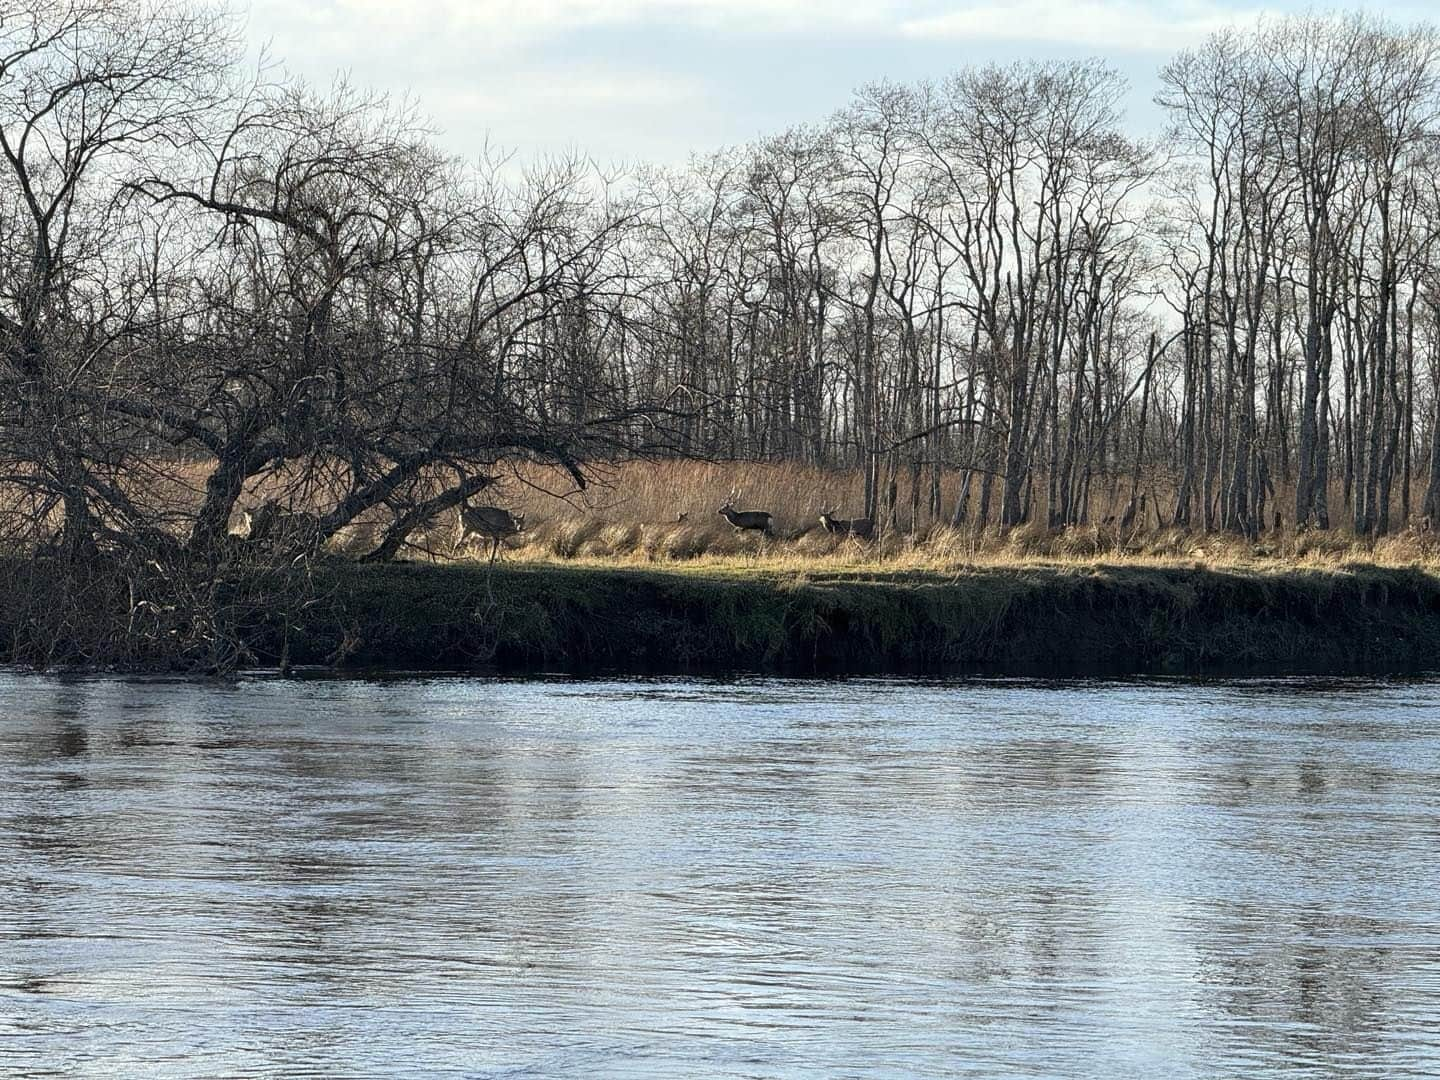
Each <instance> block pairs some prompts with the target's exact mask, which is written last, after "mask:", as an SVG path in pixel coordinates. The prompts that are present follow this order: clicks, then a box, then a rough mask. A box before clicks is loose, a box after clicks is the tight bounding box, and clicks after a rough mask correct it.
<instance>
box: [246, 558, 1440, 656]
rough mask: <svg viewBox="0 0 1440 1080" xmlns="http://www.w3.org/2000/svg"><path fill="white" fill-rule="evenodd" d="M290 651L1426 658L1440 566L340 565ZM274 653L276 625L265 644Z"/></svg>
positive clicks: (327, 575) (296, 625) (1436, 645)
mask: <svg viewBox="0 0 1440 1080" xmlns="http://www.w3.org/2000/svg"><path fill="white" fill-rule="evenodd" d="M320 584H321V589H320V592H319V595H318V599H317V601H316V602H315V603H313V604H311V605H309V606H308V607H307V608H306V609H305V611H304V613H303V614H302V615H301V616H300V617H299V618H298V619H296V620H295V621H294V622H293V623H292V628H291V631H290V635H289V642H288V658H289V660H290V661H291V662H293V663H297V664H298V663H305V664H329V665H337V666H342V667H351V668H354V667H383V666H405V667H425V668H455V669H472V670H473V669H498V670H502V671H574V672H586V671H597V670H609V671H624V672H635V673H646V672H715V671H755V672H775V673H790V674H833V673H869V674H879V673H894V674H904V673H935V674H938V673H944V672H957V671H984V672H990V673H1008V672H1013V673H1028V674H1034V673H1037V672H1045V673H1048V672H1054V673H1066V674H1076V673H1097V674H1121V673H1185V674H1205V673H1235V672H1256V673H1267V674H1290V673H1295V674H1305V673H1316V672H1341V671H1347V672H1360V671H1419V670H1427V669H1433V668H1434V667H1436V666H1437V658H1440V576H1437V575H1436V574H1434V573H1431V572H1429V571H1426V570H1420V569H1408V568H1391V567H1378V566H1372V565H1364V564H1350V565H1345V566H1341V567H1338V568H1334V569H1330V568H1326V569H1268V568H1267V569H1248V568H1225V569H1219V568H1216V569H1205V568H1197V567H1181V566H1136V565H1104V564H1099V565H1075V566H1061V565H1055V566H1046V565H1036V566H1022V567H1007V568H996V567H981V568H974V569H967V570H960V571H956V572H952V573H942V572H935V571H913V570H912V571H891V572H883V571H876V570H866V569H851V570H845V571H824V572H819V571H817V572H795V571H775V570H765V569H760V568H755V569H745V568H734V569H729V570H723V571H722V570H718V569H714V568H673V569H672V568H665V569H650V568H638V567H605V566H596V565H567V564H557V563H532V564H525V563H512V564H502V565H498V566H496V567H495V568H493V570H491V569H487V568H485V567H483V566H475V565H431V564H422V563H401V564H393V565H386V566H355V565H347V564H332V565H331V566H330V567H329V568H328V569H327V570H326V571H325V572H324V577H323V580H322V581H321V582H320ZM253 645H254V647H255V649H256V652H257V655H258V656H259V657H260V659H261V660H262V661H274V660H275V659H277V658H278V657H279V655H280V653H281V651H282V646H281V644H280V643H279V642H277V640H276V638H275V635H274V632H273V630H272V631H268V632H267V633H266V635H264V636H263V637H262V638H260V639H257V640H256V641H255V642H254V643H253Z"/></svg>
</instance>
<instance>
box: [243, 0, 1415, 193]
mask: <svg viewBox="0 0 1440 1080" xmlns="http://www.w3.org/2000/svg"><path fill="white" fill-rule="evenodd" d="M242 2H243V0H242ZM1425 8H1426V5H1425V4H1423V3H1421V4H1410V3H1370V4H1369V5H1368V10H1369V11H1371V12H1372V13H1374V14H1383V15H1386V16H1388V17H1390V18H1392V19H1394V20H1396V21H1398V22H1402V23H1405V22H1411V21H1416V20H1418V19H1421V18H1423V17H1424V12H1425ZM1302 9H1303V8H1302V5H1301V4H1299V3H1294V2H1292V0H1269V2H1266V3H1263V4H1260V3H1252V2H1246V0H1238V2H1230V0H1157V2H1153V3H1146V2H1143V0H1069V2H1063V0H1013V2H1010V3H1006V2H1004V0H977V2H966V0H828V2H813V0H513V2H506V0H249V7H248V11H246V10H245V9H242V15H243V16H244V17H245V18H246V19H247V30H248V37H249V41H250V46H251V48H252V50H258V49H260V48H261V47H262V46H267V47H268V49H269V52H270V55H271V56H272V58H273V59H274V60H276V61H279V62H282V63H283V64H284V66H285V68H286V69H287V70H289V71H290V72H292V73H294V74H296V75H299V76H302V77H304V78H305V79H307V80H309V81H310V82H312V83H315V84H318V85H322V86H324V85H328V84H329V83H331V82H332V81H333V80H334V79H335V78H336V77H337V76H338V75H341V74H345V75H347V76H348V77H349V78H350V80H351V81H352V82H353V83H355V84H357V85H359V86H363V87H367V88H371V89H376V90H381V91H385V92H388V93H391V94H393V95H395V96H397V97H399V96H404V95H406V94H409V95H410V96H411V97H412V98H414V99H415V100H416V101H417V102H418V104H419V107H420V109H421V110H422V112H423V113H425V114H426V115H428V116H429V117H431V118H432V119H433V122H434V124H435V126H436V127H437V128H438V129H439V132H440V133H439V135H438V136H437V138H436V140H435V141H436V142H437V143H438V144H439V145H440V146H441V147H443V148H444V149H446V150H448V151H450V152H452V153H456V154H460V155H463V156H467V157H474V156H477V155H479V154H480V153H481V152H482V151H483V150H484V149H485V147H486V146H487V145H488V146H490V147H500V148H504V149H507V150H512V151H514V152H516V154H517V155H518V157H519V158H521V159H530V158H533V157H536V156H542V155H546V154H557V153H568V152H572V151H577V150H578V151H580V152H582V153H585V154H587V155H589V156H591V157H593V158H595V159H596V160H597V161H599V162H601V163H602V164H617V165H618V164H629V163H638V162H653V163H657V164H666V165H679V164H683V163H684V162H685V161H686V160H687V159H688V157H689V156H690V154H692V153H702V154H703V153H708V152H710V151H713V150H717V149H719V148H721V147H723V146H730V145H735V144H739V143H744V142H748V141H750V140H752V139H755V138H757V137H760V136H765V135H770V134H775V133H778V132H781V131H783V130H784V129H785V128H787V127H790V126H792V125H794V124H799V123H806V122H812V121H820V120H823V119H824V118H825V117H827V116H828V115H830V114H831V113H832V112H834V111H835V110H836V109H839V108H841V107H843V106H844V105H845V103H846V102H847V101H848V99H849V97H850V94H851V92H852V91H853V90H854V89H855V88H856V87H858V86H861V85H864V84H865V83H868V82H873V81H877V80H881V79H887V80H891V81H894V82H914V81H918V80H921V79H928V78H940V77H942V76H944V75H945V74H947V73H948V72H951V71H953V70H955V69H957V68H961V67H965V66H967V65H973V64H983V63H987V62H990V61H997V62H1002V63H1003V62H1007V61H1010V60H1015V59H1021V58H1027V57H1033V58H1071V57H1076V58H1078V57H1090V56H1099V57H1103V58H1104V59H1105V60H1107V61H1109V62H1110V63H1111V64H1112V65H1113V66H1114V67H1116V68H1117V69H1119V70H1120V71H1121V72H1122V73H1123V74H1124V75H1125V76H1126V77H1127V78H1128V79H1129V81H1130V85H1131V93H1130V96H1129V102H1128V115H1129V124H1130V128H1131V131H1132V132H1133V133H1134V134H1137V135H1158V134H1159V132H1160V129H1161V126H1162V119H1161V116H1160V112H1159V110H1158V109H1157V108H1156V107H1155V106H1154V104H1153V103H1152V100H1151V99H1152V98H1153V95H1154V93H1155V91H1156V89H1157V86H1158V83H1157V80H1156V71H1157V70H1158V68H1159V67H1160V65H1161V64H1162V63H1164V61H1165V60H1166V59H1167V58H1168V57H1169V56H1170V55H1172V54H1173V53H1174V52H1176V51H1177V50H1179V49H1182V48H1185V47H1187V46H1192V45H1195V44H1198V43H1200V42H1201V41H1203V40H1204V38H1205V37H1206V36H1207V35H1208V34H1210V33H1211V32H1213V31H1214V30H1216V29H1219V28H1221V27H1223V26H1226V25H1231V24H1237V25H1253V24H1254V23H1255V21H1256V20H1257V19H1258V18H1261V17H1264V16H1270V15H1275V14H1284V13H1287V12H1292V11H1299V10H1302ZM1349 9H1350V8H1347V10H1349Z"/></svg>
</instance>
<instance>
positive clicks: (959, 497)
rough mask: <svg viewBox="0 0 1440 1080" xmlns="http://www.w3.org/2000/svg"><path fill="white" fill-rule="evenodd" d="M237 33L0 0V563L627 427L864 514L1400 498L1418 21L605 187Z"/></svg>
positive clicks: (1439, 463)
mask: <svg viewBox="0 0 1440 1080" xmlns="http://www.w3.org/2000/svg"><path fill="white" fill-rule="evenodd" d="M238 40H239V34H238V29H237V23H236V21H235V18H234V16H233V15H232V14H231V13H229V12H227V11H225V10H219V9H209V8H202V7H193V6H192V7H180V6H178V5H177V6H172V5H168V4H159V3H150V2H148V0H79V2H71V3H55V2H53V0H19V2H17V0H0V150H3V159H4V160H3V171H4V180H3V182H0V349H3V356H4V364H3V368H0V470H3V478H0V484H3V488H0V490H3V507H0V511H3V522H0V533H3V536H4V537H5V539H6V541H7V543H9V544H10V545H11V546H12V548H15V549H18V550H29V551H39V552H41V553H43V554H46V555H48V556H50V557H53V558H57V559H64V560H69V561H71V562H73V561H76V560H81V561H83V560H87V559H89V560H95V559H96V558H99V557H102V556H104V554H105V553H106V552H111V553H115V552H118V553H122V554H123V555H125V557H127V558H131V557H139V555H143V558H144V559H145V560H148V564H151V565H156V566H161V565H163V566H166V567H173V566H178V565H181V564H185V565H202V566H209V567H211V568H212V569H213V567H214V566H215V565H217V564H218V563H220V562H223V561H225V560H233V559H234V558H236V557H237V556H236V549H237V538H236V533H237V521H238V518H239V515H240V513H241V511H242V510H243V509H245V508H246V507H247V506H248V505H253V504H254V502H255V500H256V498H257V495H256V492H258V491H260V490H262V489H265V490H268V491H270V492H271V497H278V498H279V500H280V502H281V504H282V505H286V504H288V505H289V506H290V507H291V508H294V509H296V510H299V509H301V508H304V509H305V510H306V511H308V515H296V516H288V517H284V518H283V521H284V522H285V527H283V528H277V529H275V530H274V532H273V535H272V536H271V538H270V539H271V540H272V541H274V540H276V539H279V538H284V540H285V543H281V544H276V543H273V542H272V543H271V544H270V545H268V547H269V549H270V550H271V551H272V553H273V551H274V549H276V548H293V549H295V550H300V549H305V548H309V547H313V546H314V545H316V544H318V543H320V542H323V541H324V540H325V539H326V538H327V537H329V536H332V535H334V534H336V533H337V532H339V531H341V530H342V529H345V528H346V527H347V526H349V525H351V523H352V522H355V521H357V520H366V521H369V522H371V523H378V525H373V527H372V528H371V531H370V533H369V537H370V541H369V543H368V547H367V549H366V551H364V552H363V553H362V554H363V555H365V556H366V557H369V558H376V559H387V558H392V557H395V556H396V555H398V554H401V553H402V552H403V551H404V550H405V545H406V543H407V542H408V540H409V539H410V538H411V537H412V535H414V534H416V532H417V531H418V530H421V529H423V528H424V526H425V525H426V524H427V523H428V522H431V521H432V520H435V519H436V518H437V516H438V515H441V514H447V513H448V514H450V515H451V516H453V513H454V508H455V507H456V505H457V504H459V503H460V502H462V501H463V500H466V499H468V498H471V497H472V496H481V493H484V492H486V489H487V488H490V487H492V486H493V485H495V484H496V483H497V481H499V480H500V479H501V478H502V477H505V476H506V475H509V474H510V472H511V471H512V470H513V465H514V464H515V463H517V462H519V463H522V464H523V465H524V466H525V468H526V469H528V470H530V472H529V473H527V475H534V471H533V470H534V467H535V465H536V464H537V463H538V464H550V465H553V466H554V467H555V468H556V470H557V471H556V474H555V475H556V476H557V478H558V479H557V481H556V482H557V484H563V485H566V486H569V485H580V484H582V483H584V482H585V481H586V480H587V478H588V477H590V476H591V475H592V471H593V470H594V469H595V468H596V467H597V466H603V465H605V464H607V463H614V462H617V461H621V460H625V459H633V458H636V457H688V458H699V459H705V460H731V459H738V460H757V459H758V460H766V461H792V462H794V463H796V464H797V465H803V466H806V467H817V466H818V467H822V468H843V469H849V470H857V471H858V472H859V473H861V474H862V475H863V477H864V481H863V499H861V500H857V502H863V505H854V506H850V507H845V508H842V509H843V510H844V511H848V512H849V515H850V516H856V517H859V516H865V517H871V518H875V519H876V520H878V521H882V522H891V523H895V524H899V525H901V526H902V527H922V526H924V525H927V524H933V523H945V524H951V525H957V526H961V527H966V528H976V529H985V528H997V527H998V528H1006V527H1010V526H1014V525H1017V524H1020V523H1036V524H1039V525H1042V526H1045V527H1050V528H1055V529H1060V528H1063V527H1065V526H1071V525H1080V524H1087V523H1089V524H1098V523H1099V519H1101V518H1102V516H1104V517H1109V516H1115V517H1120V516H1123V515H1125V514H1129V515H1132V516H1133V515H1134V514H1135V512H1136V509H1137V506H1138V500H1139V498H1140V497H1141V496H1143V495H1148V496H1149V499H1150V502H1149V507H1148V510H1147V511H1145V512H1147V513H1149V514H1150V515H1152V516H1153V518H1154V519H1155V521H1156V523H1157V524H1162V525H1166V526H1171V525H1173V526H1180V527H1189V528H1193V529H1197V530H1200V529H1204V530H1229V531H1234V532H1236V533H1240V534H1247V535H1250V536H1255V535H1257V534H1258V533H1259V532H1260V531H1262V530H1264V529H1269V528H1273V527H1274V526H1275V524H1276V523H1277V522H1278V521H1283V522H1284V523H1286V525H1287V526H1288V527H1292V528H1294V527H1308V528H1320V529H1327V528H1344V529H1349V530H1353V531H1354V532H1356V533H1358V534H1360V535H1362V536H1377V535H1380V534H1384V533H1386V532H1391V531H1395V530H1398V529H1401V528H1405V527H1407V526H1411V525H1413V526H1415V527H1417V528H1418V527H1422V522H1423V523H1427V524H1428V521H1429V520H1430V519H1431V518H1433V517H1434V516H1435V515H1436V513H1437V511H1440V441H1437V439H1436V436H1435V433H1436V429H1437V413H1440V396H1437V393H1436V387H1437V382H1440V249H1437V245H1436V239H1437V232H1440V180H1437V176H1440V171H1437V158H1440V153H1437V151H1440V141H1437V140H1440V37H1437V34H1436V32H1435V30H1434V29H1432V28H1430V27H1417V28H1413V29H1400V28H1397V27H1395V26H1391V25H1387V24H1385V23H1383V22H1378V21H1374V20H1371V19H1369V18H1365V17H1360V16H1354V17H1335V18H1307V19H1297V20H1285V21H1276V22H1272V23H1268V24H1262V25H1260V26H1259V27H1257V28H1255V29H1252V30H1250V31H1246V32H1243V33H1242V32H1235V33H1226V34H1222V35H1220V36H1217V37H1215V38H1213V39H1212V40H1210V41H1208V42H1207V43H1205V44H1204V45H1203V46H1201V47H1199V48H1196V49H1195V50H1193V51H1188V52H1184V53H1181V54H1180V55H1177V56H1176V57H1174V58H1173V59H1172V60H1171V61H1170V62H1168V63H1167V64H1166V65H1165V66H1164V68H1163V72H1162V76H1161V81H1162V87H1163V89H1162V91H1161V101H1162V104H1163V106H1164V109H1165V111H1166V114H1167V116H1168V121H1169V125H1170V129H1169V131H1168V132H1167V134H1166V136H1165V137H1164V139H1163V140H1161V141H1159V142H1157V143H1148V142H1146V141H1143V140H1140V139H1137V138H1135V137H1134V136H1133V135H1132V134H1131V133H1130V132H1129V131H1128V130H1127V121H1126V117H1125V116H1124V115H1123V114H1122V111H1121V108H1120V101H1121V98H1122V94H1123V92H1124V89H1125V87H1124V83H1123V81H1122V80H1121V78H1120V77H1119V76H1118V75H1117V74H1116V73H1115V72H1113V71H1112V70H1111V69H1110V68H1108V67H1107V66H1106V65H1105V63H1104V62H1103V61H1100V60H1096V61H1091V62H1075V63H1025V64H1018V65H1014V66H1009V67H987V68H980V69H967V70H961V71H957V72H956V73H954V74H953V75H952V76H951V77H949V78H948V79H946V80H944V81H943V82H940V83H937V84H925V85H902V84H882V85H876V86H870V87H866V88H863V89H861V90H860V91H858V92H857V93H856V95H855V97H854V99H853V100H852V101H851V102H850V103H849V104H848V105H846V106H845V107H844V108H843V109H841V110H840V111H839V112H837V113H835V114H834V115H833V116H831V117H829V118H828V119H820V118H817V122H816V123H815V124H814V125H813V126H807V127H802V128H798V129H795V130H791V131H786V132H781V133H777V134H775V135H774V136H773V137H770V138H766V139H763V140H760V141H758V142H756V143H754V144H752V145H748V146H743V147H738V148H732V149H726V150H720V151H717V152H715V153H713V154H710V155H707V156H701V157H697V158H695V159H694V160H693V161H692V163H691V164H690V165H689V166H688V167H687V168H682V169H661V168H649V167H642V166H636V167H634V168H631V169H628V170H624V171H621V172H616V173H613V174H610V173H606V172H604V171H602V170H600V169H598V168H597V167H595V166H594V165H592V164H590V163H587V162H585V161H583V160H550V161H542V162H529V163H527V162H521V161H517V160H514V159H512V158H507V157H504V156H503V155H496V156H494V157H492V158H490V159H487V160H482V161H479V162H464V161H459V160H456V159H455V158H453V157H452V156H450V155H448V154H447V153H446V152H445V151H444V150H443V149H442V147H441V146H440V145H439V144H438V143H437V141H436V139H435V138H434V137H432V136H431V135H430V134H429V133H427V131H426V130H425V128H424V125H423V124H422V123H421V122H420V120H419V118H418V115H417V114H416V113H415V112H414V111H413V110H410V109H408V108H405V107H400V106H397V105H396V104H395V103H394V102H390V101H386V100H383V99H379V98H376V97H373V96H370V95H368V94H367V93H365V92H364V91H363V90H357V89H355V88H352V87H348V86H344V85H339V86H336V87H333V88H330V89H325V90H320V89H316V88H313V87H309V86H305V85H302V84H300V83H298V82H296V81H293V80H290V79H288V78H285V77H283V76H281V75H279V74H277V70H276V69H273V68H267V67H264V66H262V67H260V68H259V69H258V70H257V69H256V68H255V67H253V66H247V64H246V62H245V61H244V59H243V58H242V56H241V52H240V50H239V48H238V44H237V42H238ZM475 122H476V124H477V125H483V124H484V122H485V118H484V117H476V118H475ZM496 498H499V496H498V495H496V493H494V492H489V493H486V494H485V495H484V496H483V498H481V499H480V500H479V501H492V500H494V499H496ZM302 518H303V520H302ZM136 553H139V555H137V554H136ZM285 554H286V555H287V556H288V555H291V554H293V551H291V550H286V551H285Z"/></svg>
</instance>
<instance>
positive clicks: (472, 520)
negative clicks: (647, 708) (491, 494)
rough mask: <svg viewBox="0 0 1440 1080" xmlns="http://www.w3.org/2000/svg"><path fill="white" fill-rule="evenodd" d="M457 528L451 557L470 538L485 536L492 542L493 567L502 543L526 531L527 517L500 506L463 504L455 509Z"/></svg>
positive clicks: (491, 558) (491, 559)
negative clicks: (502, 508) (509, 537)
mask: <svg viewBox="0 0 1440 1080" xmlns="http://www.w3.org/2000/svg"><path fill="white" fill-rule="evenodd" d="M455 526H456V528H455V544H454V546H452V547H451V549H450V557H451V558H454V557H455V554H456V553H457V552H458V551H459V550H460V548H461V547H462V546H463V545H464V543H465V541H466V540H468V539H470V537H472V536H483V537H484V538H485V539H487V540H489V541H490V564H491V565H492V566H493V565H494V564H495V557H496V556H497V555H498V554H500V541H502V540H504V539H505V538H506V537H507V536H514V535H515V534H516V533H520V532H524V531H525V515H524V514H511V513H510V511H508V510H501V509H500V507H498V506H466V505H465V504H464V503H461V504H460V505H459V506H457V507H456V508H455Z"/></svg>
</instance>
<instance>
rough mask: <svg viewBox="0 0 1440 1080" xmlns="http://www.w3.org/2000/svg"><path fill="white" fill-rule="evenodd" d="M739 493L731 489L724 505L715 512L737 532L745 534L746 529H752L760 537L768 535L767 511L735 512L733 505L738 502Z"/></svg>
mask: <svg viewBox="0 0 1440 1080" xmlns="http://www.w3.org/2000/svg"><path fill="white" fill-rule="evenodd" d="M739 500H740V493H739V492H738V491H735V490H734V489H731V491H730V497H729V498H728V499H726V500H725V505H724V506H722V507H720V509H719V510H717V511H716V513H717V514H719V515H720V516H721V517H723V518H724V519H725V520H726V521H728V522H729V523H730V524H731V526H732V527H733V528H734V529H735V530H736V531H737V532H745V531H746V530H747V529H754V530H755V531H756V532H758V533H759V534H760V535H761V536H769V535H770V511H768V510H736V509H735V503H737V502H739Z"/></svg>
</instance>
